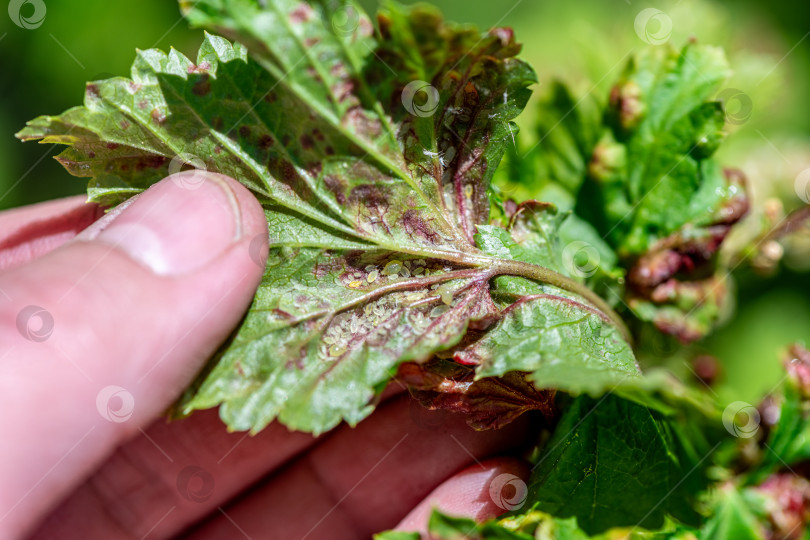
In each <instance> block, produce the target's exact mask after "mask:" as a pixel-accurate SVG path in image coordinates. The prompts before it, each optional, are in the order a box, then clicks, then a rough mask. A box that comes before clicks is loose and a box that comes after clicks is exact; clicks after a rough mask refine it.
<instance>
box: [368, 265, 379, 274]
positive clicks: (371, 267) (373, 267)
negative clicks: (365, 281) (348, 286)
mask: <svg viewBox="0 0 810 540" xmlns="http://www.w3.org/2000/svg"><path fill="white" fill-rule="evenodd" d="M376 269H377V267H376V266H374V265H373V264H370V265H368V266H366V272H373V271H374V270H376Z"/></svg>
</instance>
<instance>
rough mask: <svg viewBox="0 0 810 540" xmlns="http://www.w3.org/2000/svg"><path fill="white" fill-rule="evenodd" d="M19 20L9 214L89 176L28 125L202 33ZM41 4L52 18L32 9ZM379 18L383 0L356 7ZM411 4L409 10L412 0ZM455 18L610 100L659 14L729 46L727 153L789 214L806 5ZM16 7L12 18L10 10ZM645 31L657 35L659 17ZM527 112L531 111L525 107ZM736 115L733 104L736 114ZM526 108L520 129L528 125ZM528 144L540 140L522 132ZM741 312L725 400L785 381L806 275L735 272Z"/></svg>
mask: <svg viewBox="0 0 810 540" xmlns="http://www.w3.org/2000/svg"><path fill="white" fill-rule="evenodd" d="M15 2H16V4H15V5H20V4H22V6H21V8H20V9H21V16H22V17H23V19H29V20H30V19H32V17H34V16H37V17H38V16H39V15H41V14H43V13H44V18H43V19H42V20H41V24H39V23H38V22H36V21H35V22H34V24H31V26H36V28H30V29H25V28H21V27H19V26H18V25H17V24H15V22H14V21H13V20H12V17H11V15H8V16H7V15H6V14H5V13H3V14H0V20H2V23H0V58H2V63H3V67H4V69H3V74H2V76H0V77H1V78H0V140H2V144H0V209H3V208H10V207H15V206H19V205H23V204H30V203H34V202H38V201H42V200H47V199H51V198H54V197H61V196H66V195H71V194H78V193H82V192H83V191H84V185H85V184H84V180H82V179H76V178H73V177H71V176H69V175H68V174H67V173H65V172H64V171H63V170H62V168H61V166H59V165H58V163H56V162H55V161H54V160H53V159H52V156H53V155H54V154H55V153H57V151H58V148H56V147H54V146H51V145H36V144H33V143H29V144H25V145H23V144H22V143H20V142H18V141H17V140H16V139H14V137H13V134H14V133H15V132H16V131H18V130H19V129H20V128H21V127H22V126H23V125H24V123H25V121H26V120H29V119H31V118H34V117H35V116H37V115H39V114H56V113H59V112H61V111H63V110H64V109H66V108H69V107H71V106H74V105H78V104H80V103H81V100H82V96H83V92H84V83H85V81H88V80H94V79H100V78H106V77H109V76H111V75H125V74H128V73H129V65H130V63H131V61H132V59H133V52H134V49H136V48H141V49H145V48H150V47H158V48H162V49H168V48H169V47H170V46H174V47H175V48H176V49H178V50H180V51H181V52H183V53H185V54H186V55H188V56H190V57H192V58H193V57H194V56H195V51H196V48H197V46H198V45H199V43H200V41H201V38H202V32H201V31H197V30H190V29H189V28H188V27H187V25H186V23H185V22H184V21H183V20H182V19H181V18H180V13H179V10H178V8H177V4H176V3H175V2H172V1H169V0H138V1H134V0H129V1H118V2H115V3H113V2H109V1H102V0H82V1H81V2H65V1H64V0H63V1H60V2H57V1H55V0H51V1H49V0H12V4H14V3H15ZM37 3H39V4H41V5H44V6H45V10H44V11H42V8H41V7H40V10H41V11H40V12H39V13H37V5H36V4H37ZM361 3H362V4H363V5H364V6H365V7H366V8H367V9H369V10H372V11H373V10H374V8H375V4H376V3H377V2H376V1H375V0H363V1H362V2H361ZM406 3H408V2H406ZM434 3H435V4H436V5H438V6H439V7H440V8H442V9H443V10H444V12H445V14H446V16H447V18H448V19H451V20H455V21H459V22H469V23H473V24H476V25H478V26H479V27H482V28H489V27H492V26H496V25H497V26H511V27H513V28H514V30H515V33H516V35H517V37H518V39H519V40H520V41H522V42H523V43H524V44H525V47H524V54H523V56H524V58H525V59H526V60H528V61H529V62H530V63H531V64H532V65H533V66H534V67H535V69H536V70H537V72H538V74H539V77H540V88H541V89H542V87H543V85H547V84H548V83H549V81H550V80H551V79H553V78H562V79H564V80H566V81H567V82H569V83H572V84H574V85H575V86H577V87H578V88H579V89H580V90H581V91H582V92H594V93H596V94H597V95H599V96H605V95H606V93H607V91H608V90H609V88H610V85H611V84H612V82H613V81H614V80H615V79H616V77H617V76H618V75H619V73H620V72H621V69H622V67H623V66H624V64H625V62H626V61H627V58H628V57H629V56H630V55H632V53H633V51H634V50H638V49H640V48H642V47H645V46H647V45H646V44H645V43H644V42H643V41H642V40H641V39H640V38H639V36H638V35H637V34H636V31H635V29H634V22H635V20H636V17H637V15H638V14H639V12H641V11H642V10H643V9H646V8H650V7H653V8H657V9H659V10H661V11H663V12H664V13H665V14H666V16H667V17H668V18H669V20H671V22H672V28H671V36H670V42H671V43H673V44H675V45H676V46H680V45H681V44H683V43H685V42H686V41H687V40H689V39H697V40H698V41H700V42H703V43H713V44H717V45H722V46H723V47H725V49H726V50H727V53H728V56H729V59H730V61H731V64H732V67H733V68H734V70H735V74H734V76H733V77H732V79H731V80H730V81H729V82H728V85H727V86H726V88H734V89H737V90H739V91H740V92H742V93H743V94H744V95H745V96H747V97H748V98H750V104H751V107H750V108H746V107H745V104H744V103H743V102H742V101H738V102H737V103H736V104H735V103H732V102H729V103H728V106H729V108H730V110H731V108H732V107H733V106H735V105H736V106H738V107H743V108H744V109H745V110H741V111H739V114H740V115H741V117H744V118H745V120H744V121H742V122H739V123H738V124H737V125H732V126H730V127H731V129H732V131H733V132H734V133H733V134H732V136H731V137H730V139H729V142H728V143H727V144H726V145H725V147H724V148H723V150H722V151H721V154H720V158H721V160H722V161H724V162H725V163H727V164H729V165H734V166H737V167H740V168H742V169H743V170H744V171H745V172H746V173H747V174H748V176H749V179H750V180H751V184H752V188H753V191H754V195H755V198H756V201H757V203H758V208H757V209H755V211H761V207H762V203H763V201H765V200H766V199H768V198H775V199H778V200H779V201H781V203H782V204H784V205H785V207H786V208H790V207H795V206H797V205H798V204H799V203H800V201H799V199H798V198H797V197H796V195H795V193H794V188H793V186H794V180H795V178H796V176H797V175H798V173H799V172H801V171H802V170H805V169H808V168H810V136H809V135H808V134H810V108H808V106H807V104H808V101H810V100H808V96H810V9H808V7H807V2H806V0H791V1H780V2H769V3H767V4H766V3H764V2H759V1H756V0H738V1H735V2H725V3H722V2H713V1H709V0H671V1H661V2H656V3H650V2H638V1H637V0H579V1H576V2H562V1H560V0H508V1H504V2H471V1H470V0H436V1H435V2H434ZM11 11H13V10H11ZM650 24H652V25H653V26H651V27H648V31H650V32H652V33H656V32H659V31H662V29H661V28H660V26H659V27H656V26H655V25H656V24H660V22H656V21H652V22H651V23H650ZM530 108H531V105H530ZM732 112H733V110H732ZM531 118H532V115H531V113H529V114H525V115H524V116H523V117H522V119H521V121H520V122H519V123H521V124H523V127H524V128H528V127H529V126H530V125H531V124H530V121H531ZM520 136H521V137H531V136H532V134H531V130H530V129H524V130H523V133H522V134H521V135H520ZM735 278H736V282H737V287H738V297H739V299H740V300H739V305H738V311H737V314H736V316H735V317H734V318H732V319H731V320H730V321H728V322H727V324H726V325H725V326H724V327H723V328H722V329H721V330H719V331H718V332H717V333H716V334H715V335H714V336H712V337H711V338H709V339H708V340H707V341H706V342H704V343H701V344H698V346H697V347H696V350H698V351H705V352H708V353H711V354H714V355H716V356H718V357H719V358H720V359H721V360H722V362H723V364H724V368H723V372H724V375H723V377H722V379H721V381H720V384H719V385H718V387H717V392H718V393H719V394H720V396H721V398H722V399H724V400H729V401H731V400H736V399H740V400H747V401H756V400H757V398H758V396H759V395H761V394H762V393H764V392H767V391H768V390H769V389H770V388H771V387H772V386H773V385H774V384H775V383H776V378H777V377H778V373H779V370H778V360H779V358H780V354H781V350H782V349H783V347H784V346H785V345H786V344H788V343H790V342H791V341H796V340H802V341H805V343H808V342H810V286H808V281H809V280H808V278H810V275H808V274H807V273H806V272H805V271H803V269H802V268H794V269H789V268H782V269H780V270H779V271H778V272H777V273H775V274H774V275H772V276H771V277H769V278H767V279H764V280H763V279H762V278H760V277H758V276H754V275H753V274H752V273H751V272H750V271H748V270H742V271H739V272H737V273H736V275H735Z"/></svg>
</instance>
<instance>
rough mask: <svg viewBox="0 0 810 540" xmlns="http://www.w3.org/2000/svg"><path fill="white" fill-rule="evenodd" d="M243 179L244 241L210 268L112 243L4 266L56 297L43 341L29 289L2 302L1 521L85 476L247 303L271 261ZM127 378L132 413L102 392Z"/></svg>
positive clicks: (6, 526)
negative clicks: (192, 268) (119, 415)
mask: <svg viewBox="0 0 810 540" xmlns="http://www.w3.org/2000/svg"><path fill="white" fill-rule="evenodd" d="M230 182H233V186H232V187H233V189H234V192H235V193H236V194H237V196H238V198H239V201H240V206H241V207H242V219H243V222H242V229H243V231H244V235H243V238H242V240H240V241H239V242H236V243H234V244H233V245H231V246H230V248H228V249H227V250H226V251H225V252H224V253H222V254H221V255H220V256H219V257H217V258H216V259H214V260H213V261H212V262H211V263H210V264H208V265H207V266H205V267H204V268H203V269H201V270H200V271H197V272H194V273H191V274H189V275H186V276H181V277H158V276H155V275H154V274H152V273H151V272H149V271H148V270H147V269H145V268H144V267H142V266H139V265H138V264H135V263H134V261H133V260H132V259H130V258H128V257H127V256H125V255H123V254H122V253H120V252H118V251H117V250H115V249H110V247H109V246H105V245H100V244H98V243H93V242H81V243H75V244H71V245H66V246H64V247H63V248H60V249H57V250H56V251H53V252H52V253H49V254H48V255H46V256H44V257H42V258H41V259H39V260H37V261H35V262H34V263H32V264H31V265H26V266H24V267H19V268H16V269H12V270H10V271H8V272H5V273H4V274H2V275H1V276H0V288H3V289H4V290H5V291H11V293H10V294H12V295H13V298H15V299H24V300H22V301H23V303H25V304H31V305H48V312H49V313H50V314H51V316H52V317H53V320H54V321H55V326H54V331H53V335H52V336H51V337H49V338H48V339H47V340H46V341H44V342H35V341H30V340H27V339H23V337H22V336H21V333H20V332H19V331H18V329H17V328H16V327H15V323H14V321H15V318H16V317H17V314H18V313H19V312H20V310H21V308H22V307H23V306H22V305H21V304H20V300H17V301H11V302H6V303H4V304H3V306H2V307H0V321H2V324H0V343H2V344H3V347H4V349H5V350H3V351H0V357H3V360H2V361H0V396H1V397H0V401H1V402H2V406H3V409H4V410H16V411H19V414H14V415H5V416H3V417H2V418H0V429H1V430H2V433H3V436H4V437H8V439H7V440H13V441H15V444H13V445H2V447H0V469H1V470H2V474H0V476H2V477H3V478H4V489H3V490H2V493H0V528H2V529H3V530H6V531H21V530H24V529H25V528H26V527H30V526H31V524H32V523H33V521H34V519H35V518H36V516H39V515H41V514H43V513H44V512H46V511H47V510H48V509H49V508H50V507H52V506H53V505H54V504H55V503H56V502H57V501H58V500H59V499H60V498H61V497H62V496H64V495H65V494H66V493H67V492H68V491H69V490H70V489H71V488H73V487H74V486H75V485H76V484H77V483H78V482H79V481H80V480H81V479H83V478H85V477H86V476H87V475H88V474H89V473H90V472H91V471H92V470H93V469H94V468H95V466H97V464H99V463H100V462H101V461H102V460H103V459H104V458H105V457H107V455H109V453H110V452H111V451H112V450H113V449H114V448H115V447H116V446H117V445H118V444H119V443H120V442H122V441H124V440H126V439H127V438H129V437H131V436H132V435H133V434H135V433H138V432H139V430H140V429H142V428H143V427H145V426H146V425H148V423H151V421H152V420H153V419H154V418H155V417H156V416H158V415H159V414H161V412H162V411H163V410H164V408H165V407H166V406H167V405H168V404H169V403H171V401H172V400H174V399H175V398H176V396H177V395H178V393H179V392H180V391H181V390H182V389H183V387H184V386H185V385H186V384H187V383H188V381H190V380H191V378H192V377H193V376H194V375H195V374H196V372H197V371H198V370H199V368H200V366H201V365H202V362H203V361H204V360H205V359H206V358H208V357H209V356H210V355H211V354H212V353H213V352H214V350H215V349H216V347H217V345H218V344H219V343H220V342H221V341H222V340H224V339H225V337H226V336H227V335H228V333H229V332H230V330H231V329H232V328H233V327H234V326H235V325H236V323H237V322H238V320H239V319H240V317H241V316H242V314H243V313H244V310H245V309H246V307H247V306H248V304H249V302H250V300H251V298H252V296H253V292H254V291H255V288H256V285H257V284H258V282H259V280H260V277H261V273H262V269H261V268H259V266H258V265H257V264H256V263H254V262H253V259H252V258H251V256H250V253H249V249H250V244H251V242H252V241H253V239H254V238H255V237H256V236H257V235H260V234H265V235H266V222H265V218H264V214H263V211H262V210H261V207H260V206H259V204H258V202H257V201H256V200H255V199H254V198H253V197H252V195H250V194H249V192H247V190H245V189H244V188H243V187H242V186H240V185H238V184H236V183H235V182H234V181H230ZM110 386H120V387H122V388H124V389H125V390H126V391H127V392H128V393H130V394H131V395H132V396H133V399H134V403H135V406H134V409H133V410H132V412H131V416H130V417H127V418H126V419H125V421H117V420H118V419H115V420H114V421H110V420H109V414H107V416H108V418H105V417H104V416H103V414H104V411H102V410H101V409H100V408H99V405H98V403H97V400H98V396H99V395H101V391H102V390H103V389H105V388H107V387H110Z"/></svg>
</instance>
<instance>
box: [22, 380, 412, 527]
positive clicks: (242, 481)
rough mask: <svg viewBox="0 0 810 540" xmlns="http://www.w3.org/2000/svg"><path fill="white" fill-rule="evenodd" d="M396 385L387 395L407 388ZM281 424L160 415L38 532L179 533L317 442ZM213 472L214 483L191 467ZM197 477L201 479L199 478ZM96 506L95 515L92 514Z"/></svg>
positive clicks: (211, 414)
mask: <svg viewBox="0 0 810 540" xmlns="http://www.w3.org/2000/svg"><path fill="white" fill-rule="evenodd" d="M402 391H403V388H402V387H401V386H400V385H398V384H396V383H392V384H391V385H390V386H389V388H388V389H387V390H386V391H385V392H384V393H383V396H382V397H381V401H385V400H386V399H390V398H392V397H394V396H396V395H398V394H401V393H402ZM317 440H318V439H315V438H314V437H312V436H311V435H309V434H306V433H301V432H291V431H289V430H288V429H287V428H285V427H284V426H283V425H281V424H278V423H273V424H270V425H269V426H268V427H267V428H265V429H264V430H262V431H261V432H259V433H258V434H256V435H249V434H248V433H245V432H236V433H230V432H228V431H227V430H226V429H225V426H224V425H223V423H222V421H221V420H220V419H219V416H218V414H217V412H216V410H208V411H200V412H197V413H194V414H193V415H191V416H190V417H188V418H185V419H183V420H179V421H175V422H166V421H163V420H158V421H156V422H155V423H154V424H152V426H150V428H149V429H147V430H145V433H143V434H141V436H136V437H135V438H134V439H132V440H131V441H129V442H127V443H126V444H124V445H122V446H121V447H120V448H119V449H118V450H116V451H115V453H114V454H113V455H112V456H110V458H109V459H108V460H107V461H106V462H105V463H104V465H102V466H101V468H99V469H98V470H97V471H96V472H94V473H93V474H92V475H91V476H90V477H89V478H88V480H87V481H86V482H85V483H83V484H82V485H81V486H80V487H79V488H78V489H77V490H76V491H74V492H73V493H72V494H71V495H70V496H69V497H68V498H67V499H66V500H65V501H64V502H63V503H62V504H61V505H60V506H59V507H58V508H56V509H55V510H54V512H52V513H51V514H50V515H49V516H48V518H47V519H46V520H45V521H44V522H43V523H42V524H41V525H40V527H39V528H38V530H37V531H36V533H35V534H34V535H33V536H32V538H63V539H66V540H70V539H71V538H76V539H80V538H106V539H110V540H115V539H129V538H131V537H133V536H135V537H138V538H140V537H142V536H144V535H146V533H150V535H151V536H152V537H154V538H168V537H172V536H174V535H176V534H178V533H180V532H182V530H183V529H184V528H185V527H187V526H189V525H191V524H192V523H194V522H196V521H197V520H199V519H202V518H203V517H205V516H206V515H207V514H208V513H210V512H211V511H212V510H215V509H216V508H217V507H219V506H223V505H225V504H226V503H227V502H228V501H229V500H230V499H231V498H233V497H235V496H236V495H238V494H239V493H240V492H242V491H243V490H245V489H247V488H249V487H250V486H251V485H253V484H254V483H255V482H257V481H258V480H259V479H261V478H263V477H264V476H266V475H269V474H270V473H271V472H272V471H274V470H275V469H277V468H278V467H280V466H283V465H284V464H285V463H286V462H288V461H289V460H291V459H292V458H293V457H295V456H296V455H297V454H300V453H302V452H304V451H305V450H307V449H308V448H309V447H311V446H313V445H314V444H316V442H317ZM191 468H199V469H200V471H199V475H201V476H205V477H207V475H210V477H211V479H212V480H213V484H212V485H211V487H210V489H205V490H202V491H200V487H201V486H199V485H198V486H197V488H196V490H195V486H194V485H191V484H193V482H186V479H185V477H184V472H185V473H187V471H189V470H190V469H191ZM199 480H200V479H199V478H197V479H195V481H199ZM90 509H92V512H93V515H95V516H97V517H96V519H93V520H87V519H86V513H87V512H88V510H90Z"/></svg>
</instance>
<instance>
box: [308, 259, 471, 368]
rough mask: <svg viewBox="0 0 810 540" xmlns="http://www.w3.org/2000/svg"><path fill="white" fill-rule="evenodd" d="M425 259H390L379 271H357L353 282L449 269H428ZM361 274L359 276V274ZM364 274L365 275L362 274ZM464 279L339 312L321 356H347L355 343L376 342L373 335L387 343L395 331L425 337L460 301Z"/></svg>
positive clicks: (326, 335) (398, 293)
mask: <svg viewBox="0 0 810 540" xmlns="http://www.w3.org/2000/svg"><path fill="white" fill-rule="evenodd" d="M425 264H426V263H425V261H424V259H415V260H411V261H407V260H406V261H400V260H391V261H389V262H388V263H386V264H385V266H384V267H383V268H382V269H381V270H380V269H378V267H377V266H374V265H369V266H367V267H366V268H365V271H366V272H365V273H360V272H354V273H352V275H351V277H352V278H353V280H352V281H351V282H349V284H348V286H349V287H351V288H357V287H359V286H360V285H358V286H357V287H352V284H353V283H355V282H360V283H361V284H362V285H367V284H371V283H375V282H378V281H379V280H383V279H389V280H394V279H397V278H400V279H401V278H410V277H412V276H419V277H423V276H426V275H430V274H431V273H433V274H437V273H443V272H447V271H450V270H451V269H450V268H435V269H429V268H427V267H426V266H425ZM358 274H360V275H358ZM363 274H364V275H363ZM465 286H466V281H465V280H452V281H447V282H445V283H433V284H431V285H430V286H426V287H424V288H422V289H418V290H404V291H394V292H391V293H389V294H386V295H383V296H381V297H379V298H376V299H374V300H371V301H369V302H368V303H366V304H365V305H363V306H362V307H358V308H356V309H353V310H351V311H345V312H341V313H338V314H337V315H335V316H334V318H333V319H332V321H331V322H330V324H329V327H328V328H327V329H326V332H325V333H324V336H323V338H322V340H321V345H320V353H321V356H324V357H330V358H336V357H339V356H342V355H343V354H345V353H346V352H347V351H348V349H349V347H350V344H351V342H352V341H354V342H356V343H361V342H364V341H371V340H373V339H374V337H375V336H374V333H375V332H377V333H378V334H379V337H380V338H381V339H383V340H387V338H386V336H387V334H388V332H389V331H390V330H391V329H392V328H394V327H393V326H392V325H395V328H396V332H397V334H398V335H399V336H403V337H406V336H408V335H410V334H422V333H424V332H425V330H427V328H428V327H429V326H430V324H431V323H432V322H433V319H435V318H436V317H439V316H441V315H443V314H445V313H447V312H448V311H449V310H450V309H451V308H452V307H453V306H454V305H456V304H458V302H459V299H458V298H456V297H455V293H456V292H458V291H459V290H460V289H463V288H465Z"/></svg>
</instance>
